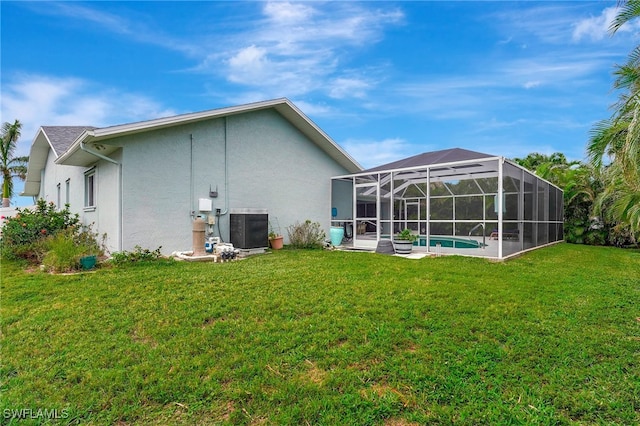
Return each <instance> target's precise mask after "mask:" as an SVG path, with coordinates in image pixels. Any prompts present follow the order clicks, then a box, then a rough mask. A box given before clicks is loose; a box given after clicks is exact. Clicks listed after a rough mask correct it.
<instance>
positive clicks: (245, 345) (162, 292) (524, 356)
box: [0, 244, 640, 425]
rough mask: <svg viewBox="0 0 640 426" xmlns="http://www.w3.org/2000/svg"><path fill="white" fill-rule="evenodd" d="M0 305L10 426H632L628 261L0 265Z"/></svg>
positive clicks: (635, 309)
mask: <svg viewBox="0 0 640 426" xmlns="http://www.w3.org/2000/svg"><path fill="white" fill-rule="evenodd" d="M1 290H2V293H1V301H2V305H1V313H2V318H1V326H2V328H1V331H2V336H1V338H2V340H1V342H2V347H1V355H2V357H1V367H0V373H1V383H0V392H1V407H0V408H2V415H3V417H2V419H1V421H2V422H3V423H4V424H7V423H16V422H17V421H16V420H15V419H14V420H11V419H10V418H9V417H10V416H9V415H8V414H7V413H9V412H10V411H7V410H20V409H31V410H32V413H37V410H38V409H40V410H45V409H46V410H58V414H60V413H61V414H62V415H60V416H59V417H64V418H62V419H59V420H57V421H58V422H60V423H64V424H67V423H71V424H75V423H82V424H123V425H124V424H163V425H164V424H295V425H304V424H311V425H323V424H324V425H329V424H331V425H332V424H358V425H413V424H415V425H418V424H469V425H477V424H541V425H546V424H549V425H551V424H553V425H556V424H621V425H623V424H624V425H628V424H638V423H640V368H639V366H640V319H639V318H640V252H638V251H625V250H619V249H613V248H602V247H588V246H576V245H569V244H561V245H557V246H553V247H549V248H546V249H542V250H538V251H534V252H531V253H529V254H527V255H525V256H522V257H520V258H518V259H514V260H511V261H509V262H506V263H491V262H488V261H485V260H482V259H473V258H462V257H442V258H431V259H429V258H427V259H422V260H408V259H403V258H397V257H391V256H385V255H377V254H369V253H344V252H327V251H295V250H281V251H278V252H275V253H273V254H269V255H264V256H256V257H253V258H250V259H247V260H243V261H239V262H233V263H226V264H202V263H147V264H140V265H135V266H131V267H126V268H114V269H103V270H99V271H97V272H95V273H83V274H77V275H66V276H61V275H58V276H54V275H49V274H45V273H40V272H35V273H26V272H24V271H22V270H21V269H20V268H19V267H18V265H16V264H13V263H9V262H7V261H3V262H2V287H1ZM63 410H64V411H63ZM23 417H24V414H23ZM32 417H35V418H34V419H27V421H25V422H24V423H22V422H21V423H20V424H29V423H31V424H36V423H38V422H40V421H42V420H43V417H38V416H32Z"/></svg>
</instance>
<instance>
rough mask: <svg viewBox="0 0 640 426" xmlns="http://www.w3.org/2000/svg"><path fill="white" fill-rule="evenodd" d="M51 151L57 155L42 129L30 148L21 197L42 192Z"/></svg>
mask: <svg viewBox="0 0 640 426" xmlns="http://www.w3.org/2000/svg"><path fill="white" fill-rule="evenodd" d="M49 150H51V152H53V155H56V156H57V154H56V150H55V149H54V148H53V145H52V144H51V141H50V140H49V138H48V137H47V134H46V133H45V132H44V130H43V129H42V127H40V128H39V129H38V132H37V133H36V136H35V137H34V138H33V141H32V142H31V147H30V148H29V163H28V164H27V177H26V178H25V181H24V189H23V190H22V192H21V193H20V195H26V196H30V195H31V196H36V195H38V193H39V192H40V180H41V179H42V169H44V167H45V165H46V164H47V158H48V157H49Z"/></svg>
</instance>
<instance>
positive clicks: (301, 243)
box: [287, 219, 326, 248]
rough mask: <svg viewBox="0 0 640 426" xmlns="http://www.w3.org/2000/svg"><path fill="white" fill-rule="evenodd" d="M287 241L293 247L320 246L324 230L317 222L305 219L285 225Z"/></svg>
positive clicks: (324, 235)
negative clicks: (287, 235)
mask: <svg viewBox="0 0 640 426" xmlns="http://www.w3.org/2000/svg"><path fill="white" fill-rule="evenodd" d="M287 233H288V234H289V243H290V244H291V246H292V247H294V248H322V246H323V243H324V239H325V237H326V234H325V232H324V231H323V230H322V228H321V227H320V224H319V223H318V222H311V221H310V220H308V219H307V220H306V221H305V222H304V223H299V222H296V223H295V224H293V225H290V226H288V227H287Z"/></svg>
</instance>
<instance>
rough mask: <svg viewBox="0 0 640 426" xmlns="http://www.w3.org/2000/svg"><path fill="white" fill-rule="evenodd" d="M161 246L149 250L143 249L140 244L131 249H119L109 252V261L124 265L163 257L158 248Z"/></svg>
mask: <svg viewBox="0 0 640 426" xmlns="http://www.w3.org/2000/svg"><path fill="white" fill-rule="evenodd" d="M161 249H162V246H160V247H158V248H157V249H155V250H153V251H151V250H149V249H143V248H142V247H140V246H135V247H134V250H133V251H126V250H125V251H119V252H115V253H111V262H112V263H113V264H114V265H118V266H121V265H126V264H131V263H138V262H152V261H156V260H160V259H163V257H162V254H161V253H160V250H161Z"/></svg>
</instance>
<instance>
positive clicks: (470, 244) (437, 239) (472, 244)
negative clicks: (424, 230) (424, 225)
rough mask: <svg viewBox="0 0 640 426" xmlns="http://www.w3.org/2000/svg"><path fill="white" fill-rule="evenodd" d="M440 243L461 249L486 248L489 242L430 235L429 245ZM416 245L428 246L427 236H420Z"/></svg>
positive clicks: (383, 236)
mask: <svg viewBox="0 0 640 426" xmlns="http://www.w3.org/2000/svg"><path fill="white" fill-rule="evenodd" d="M381 237H382V238H389V236H388V235H386V236H385V235H382V236H381ZM438 243H440V247H449V248H461V249H474V248H475V249H477V248H484V247H486V246H487V244H483V243H481V242H479V241H476V240H471V239H469V238H460V237H453V236H450V235H432V236H431V237H429V246H431V247H436V245H437V244H438ZM413 245H414V246H420V247H426V245H427V237H425V236H422V235H421V236H419V237H418V239H417V240H416V241H414V242H413Z"/></svg>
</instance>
